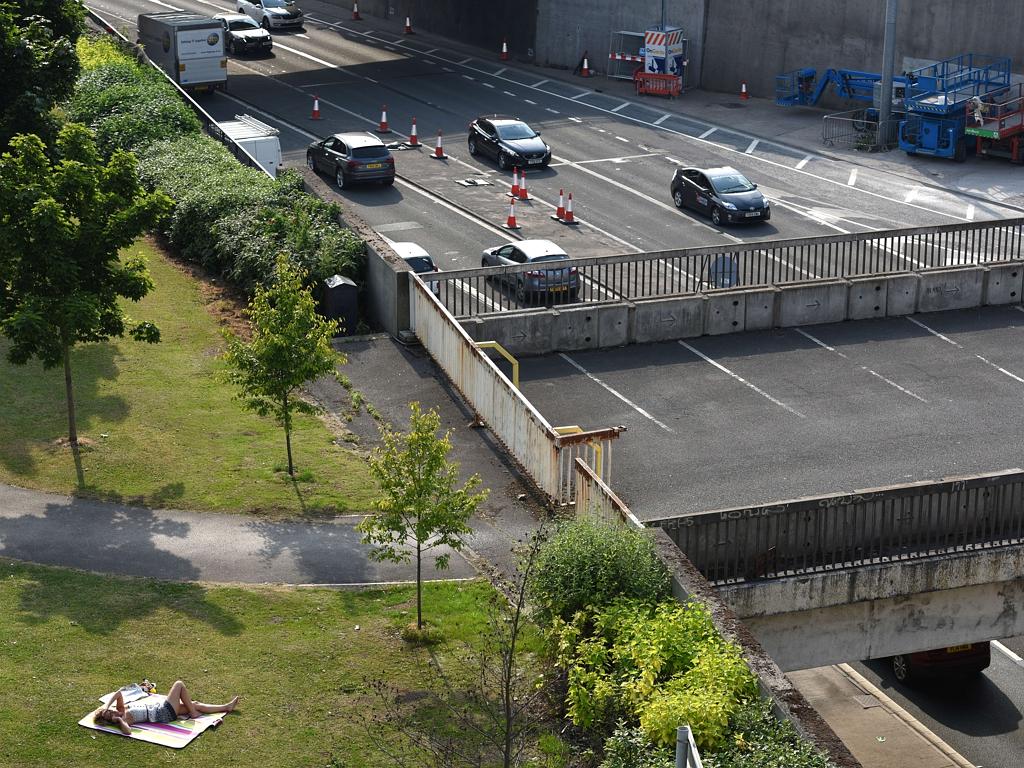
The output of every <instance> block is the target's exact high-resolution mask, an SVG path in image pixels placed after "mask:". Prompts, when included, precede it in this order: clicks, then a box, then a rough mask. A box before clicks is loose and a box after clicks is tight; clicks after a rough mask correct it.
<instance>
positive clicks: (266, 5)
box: [238, 0, 304, 32]
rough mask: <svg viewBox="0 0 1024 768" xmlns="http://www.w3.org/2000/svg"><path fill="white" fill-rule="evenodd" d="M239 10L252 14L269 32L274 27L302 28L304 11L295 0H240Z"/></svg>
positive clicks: (248, 14)
mask: <svg viewBox="0 0 1024 768" xmlns="http://www.w3.org/2000/svg"><path fill="white" fill-rule="evenodd" d="M238 12H239V13H244V14H245V15H247V16H251V17H252V18H253V19H255V20H256V23H257V24H259V25H260V26H261V27H263V28H264V29H265V30H267V31H268V32H269V31H270V30H272V29H302V23H303V21H304V19H303V16H302V11H300V10H299V7H298V6H297V5H296V4H295V0H238Z"/></svg>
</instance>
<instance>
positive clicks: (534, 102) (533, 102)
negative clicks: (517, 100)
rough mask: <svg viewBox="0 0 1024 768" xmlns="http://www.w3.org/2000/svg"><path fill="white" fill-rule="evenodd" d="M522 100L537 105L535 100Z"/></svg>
mask: <svg viewBox="0 0 1024 768" xmlns="http://www.w3.org/2000/svg"><path fill="white" fill-rule="evenodd" d="M523 101H525V102H526V103H527V104H532V105H533V106H535V107H536V106H537V102H536V101H530V100H529V99H523Z"/></svg>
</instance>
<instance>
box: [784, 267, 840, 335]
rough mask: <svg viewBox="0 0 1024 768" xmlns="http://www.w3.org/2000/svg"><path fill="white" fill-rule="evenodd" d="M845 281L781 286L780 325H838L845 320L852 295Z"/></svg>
mask: <svg viewBox="0 0 1024 768" xmlns="http://www.w3.org/2000/svg"><path fill="white" fill-rule="evenodd" d="M849 290H850V289H849V283H847V281H846V280H841V279H835V280H815V281H805V282H799V283H787V284H786V285H780V286H779V298H778V303H779V310H778V323H779V326H781V327H782V328H788V327H791V326H794V325H818V324H819V323H838V322H841V321H843V320H845V319H846V300H847V296H848V295H849Z"/></svg>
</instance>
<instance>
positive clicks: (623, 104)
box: [612, 101, 629, 112]
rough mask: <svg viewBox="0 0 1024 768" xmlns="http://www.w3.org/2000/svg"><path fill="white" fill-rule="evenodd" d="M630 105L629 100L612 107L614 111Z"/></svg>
mask: <svg viewBox="0 0 1024 768" xmlns="http://www.w3.org/2000/svg"><path fill="white" fill-rule="evenodd" d="M628 106H629V102H628V101H624V102H622V103H621V104H619V106H617V107H612V112H618V111H619V110H620V109H625V108H626V107H628Z"/></svg>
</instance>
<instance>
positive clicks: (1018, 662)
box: [992, 640, 1024, 667]
mask: <svg viewBox="0 0 1024 768" xmlns="http://www.w3.org/2000/svg"><path fill="white" fill-rule="evenodd" d="M992 647H993V648H995V649H996V650H997V651H999V652H1000V653H1001V654H1003V655H1004V656H1005V657H1006V658H1008V659H1009V660H1010V661H1012V662H1013V663H1014V664H1016V665H1017V666H1018V667H1024V659H1022V658H1021V657H1020V656H1018V655H1017V654H1016V653H1014V652H1013V651H1011V650H1010V649H1009V648H1007V647H1006V646H1005V645H1003V644H1002V643H1000V642H999V641H998V640H993V641H992Z"/></svg>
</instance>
